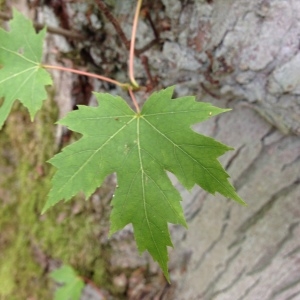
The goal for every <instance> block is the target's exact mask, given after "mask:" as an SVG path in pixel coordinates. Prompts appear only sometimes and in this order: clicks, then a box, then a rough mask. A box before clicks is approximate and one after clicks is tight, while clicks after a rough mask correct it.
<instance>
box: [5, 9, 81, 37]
mask: <svg viewBox="0 0 300 300" xmlns="http://www.w3.org/2000/svg"><path fill="white" fill-rule="evenodd" d="M0 19H2V20H4V21H9V20H10V19H12V16H11V15H10V14H8V13H4V12H0ZM33 26H34V27H35V28H36V29H38V30H40V29H42V28H44V27H45V26H46V28H47V31H48V32H50V33H53V34H59V35H63V36H65V37H69V38H72V39H77V40H84V39H86V37H84V36H83V35H82V34H80V33H77V32H74V31H71V30H67V29H63V28H59V27H52V26H47V25H45V24H41V23H36V22H33Z"/></svg>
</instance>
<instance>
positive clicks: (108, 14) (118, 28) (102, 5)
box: [96, 0, 130, 50]
mask: <svg viewBox="0 0 300 300" xmlns="http://www.w3.org/2000/svg"><path fill="white" fill-rule="evenodd" d="M96 3H97V4H98V6H99V8H100V10H101V11H102V12H103V13H104V15H105V16H106V18H107V19H108V20H109V21H110V22H111V24H112V25H113V26H114V27H115V30H116V32H117V33H118V35H119V37H120V39H121V40H122V42H123V43H124V45H125V46H126V48H127V50H129V49H130V41H129V40H128V39H127V37H126V35H125V33H124V31H123V30H122V28H121V26H120V23H119V22H118V20H117V19H116V18H115V17H114V16H113V15H112V14H111V12H110V11H109V9H108V8H107V6H106V5H105V3H104V2H103V1H102V0H96Z"/></svg>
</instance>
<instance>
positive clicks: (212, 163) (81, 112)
mask: <svg viewBox="0 0 300 300" xmlns="http://www.w3.org/2000/svg"><path fill="white" fill-rule="evenodd" d="M172 94H173V88H167V89H165V90H162V91H159V92H156V93H154V94H152V95H151V96H150V98H149V99H148V100H147V101H146V103H145V104H144V106H143V108H142V111H141V112H140V113H135V112H134V111H133V110H132V109H131V108H130V107H129V106H128V105H127V104H126V102H125V101H124V100H123V99H122V98H120V97H114V96H112V95H109V94H98V93H95V95H96V97H97V100H98V103H99V106H98V107H86V106H78V108H79V109H78V110H77V111H73V112H71V113H69V114H68V115H67V116H66V117H65V118H64V119H62V120H61V121H59V123H60V124H62V125H66V126H67V127H68V128H69V129H71V130H73V131H76V132H79V133H81V134H82V135H83V137H82V138H81V139H80V140H79V141H77V142H75V143H73V144H71V145H69V146H67V147H66V148H64V149H63V151H62V152H61V153H59V154H57V155H56V156H54V157H53V158H52V159H51V160H50V163H51V164H53V165H54V166H55V167H56V168H57V169H58V170H57V172H56V174H55V175H54V177H53V180H52V183H53V187H52V189H51V191H50V193H49V197H48V200H47V202H46V205H45V207H44V209H43V212H44V211H46V210H47V209H48V208H49V207H50V206H52V205H54V204H56V203H57V202H59V201H60V200H62V199H65V200H68V199H70V198H71V197H72V196H74V195H75V194H76V193H78V192H80V191H82V192H84V194H85V195H86V197H89V196H90V195H91V194H92V193H93V192H94V191H95V189H96V188H97V187H99V186H100V185H101V184H102V182H103V180H104V179H105V177H106V176H108V175H109V174H111V173H113V172H116V174H117V180H118V186H119V187H118V188H117V189H116V193H115V196H114V198H113V200H112V206H113V209H112V213H111V216H110V221H111V228H110V234H113V233H115V232H116V231H118V230H120V229H122V228H123V227H124V226H126V225H127V224H129V223H131V224H132V225H133V228H134V235H135V239H136V242H137V247H138V249H139V252H140V253H141V252H143V251H145V250H148V251H149V253H150V254H151V255H152V257H153V258H154V260H156V261H157V262H158V263H159V265H160V267H161V268H162V270H163V272H164V274H165V276H166V278H167V279H169V277H168V276H169V275H168V266H167V262H168V252H167V247H168V246H172V241H171V238H170V233H169V229H168V223H173V224H181V225H183V226H186V221H185V218H184V215H183V211H182V207H181V204H180V201H181V197H180V194H179V192H178V191H177V190H176V188H175V187H174V186H173V185H172V183H171V181H170V179H169V177H168V175H167V173H166V171H169V172H171V173H173V174H174V175H175V176H176V177H177V178H178V180H179V181H180V182H181V183H182V185H183V186H184V187H186V188H187V189H191V188H192V187H193V186H194V185H195V184H197V185H199V186H201V187H202V188H203V189H204V190H206V191H208V192H209V193H211V194H215V192H219V193H220V194H222V195H224V196H225V197H230V198H232V199H234V200H235V201H237V202H239V203H241V204H244V202H243V200H242V199H241V198H240V197H239V196H238V195H237V193H236V192H235V189H234V188H233V186H232V185H231V184H230V183H229V181H228V177H229V175H228V174H227V173H226V172H225V170H224V169H223V167H222V166H221V164H220V163H219V161H218V160H217V158H218V157H219V156H221V155H223V154H224V153H225V152H226V151H228V150H231V149H232V148H230V147H228V146H226V145H223V144H221V143H219V142H217V141H215V140H214V139H212V138H209V137H206V136H203V135H201V134H198V133H196V132H194V131H193V130H192V129H191V126H192V125H193V124H195V123H198V122H201V121H204V120H206V119H208V118H210V117H212V116H215V115H217V114H220V113H222V112H225V111H227V110H226V109H225V110H224V109H221V108H217V107H214V106H212V105H211V104H209V103H203V102H196V101H195V98H194V97H181V98H178V99H172Z"/></svg>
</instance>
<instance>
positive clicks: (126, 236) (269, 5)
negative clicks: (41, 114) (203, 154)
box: [44, 0, 300, 300]
mask: <svg viewBox="0 0 300 300" xmlns="http://www.w3.org/2000/svg"><path fill="white" fill-rule="evenodd" d="M111 2H113V1H111ZM160 2H162V3H163V4H164V5H165V10H162V11H160V13H159V15H160V16H162V17H161V18H162V19H161V20H160V19H159V20H156V21H155V22H156V23H157V24H159V22H161V21H163V20H164V19H167V20H169V22H170V24H171V31H165V32H161V33H160V38H161V41H162V42H161V44H160V46H161V47H152V48H150V49H149V50H148V51H146V52H145V55H147V57H148V59H149V65H150V67H151V72H152V74H153V75H157V76H159V79H160V80H159V82H160V83H159V84H160V86H161V87H165V86H168V85H172V84H176V95H177V96H181V95H188V94H194V95H197V98H198V99H199V100H203V101H210V102H212V103H213V104H215V105H217V106H220V107H230V108H233V110H232V111H231V112H228V113H226V114H223V115H221V116H220V117H218V118H215V119H212V120H210V121H208V122H205V123H203V124H199V125H197V126H195V130H197V131H198V132H201V133H203V134H206V135H210V136H213V137H214V138H216V139H218V140H220V141H222V142H224V143H226V144H228V145H231V146H233V147H235V149H236V150H235V151H232V152H231V153H229V154H227V155H225V156H224V157H222V158H221V161H222V163H223V164H224V165H225V166H226V167H227V169H228V172H229V174H230V175H231V177H232V182H233V183H234V185H235V186H236V188H237V189H238V192H239V194H240V195H241V196H242V197H243V198H244V199H245V201H246V202H247V203H248V207H246V208H245V207H241V206H239V205H237V204H236V203H233V202H231V201H226V199H224V198H222V197H220V196H218V195H217V196H215V197H214V196H211V195H207V194H206V193H205V192H203V191H202V190H201V189H199V188H194V189H193V190H192V192H191V193H189V192H187V191H183V190H182V189H181V188H180V185H179V184H176V182H175V184H176V187H178V189H180V191H181V194H182V197H183V199H184V201H183V206H184V209H185V213H186V216H187V220H188V222H189V229H188V231H186V230H185V229H183V228H181V227H178V226H172V227H171V232H172V235H173V240H174V244H175V249H174V250H171V251H170V260H171V261H170V271H171V272H170V273H171V280H172V282H173V287H175V293H174V295H173V296H167V295H165V296H160V297H161V299H178V300H185V299H186V300H191V299H195V300H198V299H201V300H202V299H203V300H211V299H214V300H226V299H228V300H252V299H260V300H268V299H272V300H273V299H275V300H276V299H278V300H281V299H298V298H299V293H300V278H299V273H300V263H299V261H300V250H299V249H300V226H298V224H299V222H300V208H299V207H300V196H299V195H300V185H299V180H300V178H299V176H300V174H299V169H300V159H299V158H300V139H299V136H297V135H299V134H300V117H299V115H300V96H299V95H300V81H299V78H300V76H299V71H298V70H299V69H300V59H299V57H300V56H299V45H298V43H299V41H298V36H299V34H300V20H299V18H297V16H299V15H300V3H299V2H298V1H295V0H287V1H281V0H273V1H268V0H255V1H249V0H227V1H224V0H214V1H210V3H208V2H207V1H204V0H203V1H179V0H162V1H157V3H160ZM68 5H69V6H70V8H69V9H70V11H72V9H73V10H75V8H72V5H71V4H68ZM132 11H133V6H132V1H129V0H128V1H122V2H121V1H120V2H118V4H116V5H115V7H114V11H113V13H114V15H116V16H117V18H118V19H119V20H122V29H123V31H124V33H125V34H126V36H130V35H129V33H130V29H131V26H130V22H131V21H130V20H131V12H132ZM44 13H45V12H44ZM72 21H73V22H75V25H74V24H73V25H74V29H75V30H77V31H80V28H81V27H80V24H78V22H77V21H76V18H74V20H72ZM126 22H127V23H126ZM52 25H55V26H56V25H57V24H55V23H54V24H52ZM104 27H106V28H104V29H103V28H102V29H103V32H105V33H106V34H107V36H108V38H107V40H106V43H101V44H99V43H98V44H97V43H96V42H95V43H94V44H93V43H92V44H90V45H89V48H88V50H89V51H90V52H91V53H92V54H93V58H94V59H96V60H97V58H99V55H98V56H97V53H98V52H97V51H98V50H99V49H101V50H103V52H105V53H110V54H111V56H110V57H105V60H104V57H100V58H99V61H100V64H101V62H103V61H105V63H106V64H107V66H108V67H107V68H108V69H109V63H112V62H113V68H111V69H110V70H114V72H115V73H114V74H113V75H115V77H116V78H118V79H120V80H121V81H123V78H124V70H123V67H122V66H123V65H124V64H125V63H126V58H124V54H123V52H122V51H121V50H122V49H121V47H120V46H118V43H119V42H118V38H117V37H116V35H115V34H114V33H113V30H112V28H111V27H110V26H109V24H105V25H104ZM102 29H101V30H102ZM149 32H151V28H150V27H149V25H148V24H147V23H146V22H145V21H144V20H141V22H140V28H139V32H138V37H137V45H138V47H139V48H142V47H143V46H145V45H146V44H147V43H149V42H151V40H152V38H153V37H152V36H149ZM49 39H50V41H49V42H48V47H49V53H48V54H47V55H48V58H50V59H54V60H55V59H56V57H54V55H53V53H51V49H53V45H56V47H57V48H58V49H61V48H60V47H62V46H61V45H63V44H64V43H65V41H64V42H61V39H60V40H54V39H53V37H52V38H51V37H49ZM88 42H89V43H90V41H88ZM88 42H86V43H88ZM112 49H114V51H112ZM64 62H65V63H66V60H65V61H64ZM108 62H109V63H108ZM136 74H139V78H138V79H139V80H140V81H141V82H146V80H147V78H146V76H145V74H144V70H143V65H142V64H141V63H140V62H139V61H138V60H137V62H136ZM60 76H65V77H60ZM68 76H69V75H59V74H55V78H56V81H57V82H58V83H60V84H59V85H57V87H58V88H57V93H58V95H59V96H57V101H58V103H59V106H60V108H61V115H63V114H64V113H65V112H66V111H68V110H70V109H71V107H72V106H73V103H70V101H67V100H66V99H68V98H71V95H70V90H68V89H67V88H66V86H71V82H72V80H74V78H73V77H72V76H73V75H70V76H69V77H68ZM93 84H94V88H95V89H97V90H98V91H103V90H106V88H107V85H105V84H101V83H97V82H94V83H93ZM112 91H113V92H115V93H122V91H117V90H112ZM106 243H108V244H109V245H110V247H111V249H112V253H111V257H110V267H111V270H110V272H112V273H113V272H116V271H120V270H126V272H128V270H129V269H130V268H131V269H133V268H137V269H138V268H141V267H143V268H148V269H147V270H148V273H150V274H152V275H153V274H157V273H159V271H158V268H157V266H156V265H155V264H154V263H153V262H152V260H151V258H149V256H148V255H147V254H144V255H142V256H141V257H140V256H139V255H138V253H137V251H136V248H135V244H134V241H133V235H132V229H131V228H130V227H126V229H125V230H123V231H122V232H120V233H118V234H116V235H114V236H113V237H112V238H111V239H110V240H109V241H106ZM164 289H165V285H164V283H163V284H161V289H160V291H162V290H164ZM158 290H159V288H158ZM149 297H150V296H149ZM130 299H134V298H130ZM135 299H138V298H135ZM145 299H150V298H145Z"/></svg>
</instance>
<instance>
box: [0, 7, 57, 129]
mask: <svg viewBox="0 0 300 300" xmlns="http://www.w3.org/2000/svg"><path fill="white" fill-rule="evenodd" d="M9 27H10V32H7V31H4V30H3V29H1V28H0V68H1V69H0V98H1V97H3V98H4V102H3V104H2V106H1V107H0V129H1V127H2V126H3V123H4V122H5V120H6V118H7V116H8V114H9V112H10V110H11V107H12V105H13V103H14V101H15V100H17V99H18V100H20V101H21V102H22V103H23V104H24V106H25V107H27V108H28V110H29V113H30V117H31V120H33V118H34V115H35V113H36V112H37V111H38V110H39V109H40V108H41V106H42V102H43V100H45V99H47V93H46V91H45V88H44V86H45V85H51V84H52V80H51V77H50V75H49V73H48V72H47V71H45V70H44V69H43V68H42V66H41V59H42V50H43V40H44V37H45V34H46V30H45V29H43V30H41V31H40V32H39V33H38V34H37V33H36V32H35V29H34V28H33V26H32V23H31V21H29V20H27V19H26V18H25V17H24V16H23V15H22V14H20V13H19V12H18V11H16V10H14V11H13V19H12V20H11V21H10V22H9Z"/></svg>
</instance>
